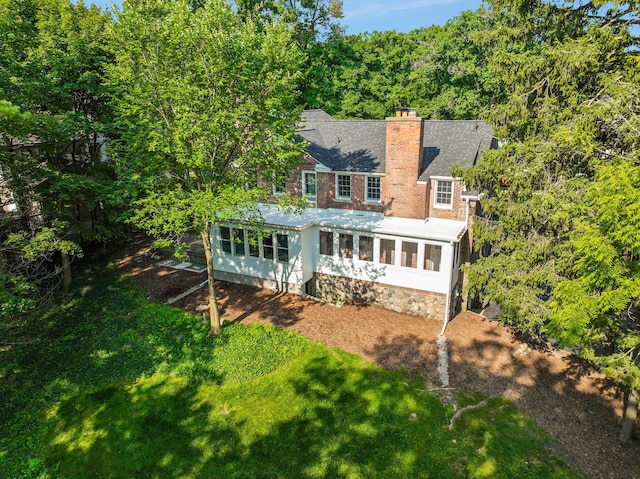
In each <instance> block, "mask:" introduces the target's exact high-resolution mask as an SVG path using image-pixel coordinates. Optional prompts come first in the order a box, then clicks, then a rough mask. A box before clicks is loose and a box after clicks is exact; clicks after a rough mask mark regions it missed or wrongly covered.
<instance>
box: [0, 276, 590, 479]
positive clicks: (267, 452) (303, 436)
mask: <svg viewBox="0 0 640 479" xmlns="http://www.w3.org/2000/svg"><path fill="white" fill-rule="evenodd" d="M23 327H24V328H26V331H28V334H29V336H30V337H32V338H37V339H38V341H37V342H28V343H26V344H21V345H15V346H13V347H12V348H10V349H8V350H4V351H2V352H0V396H1V397H2V399H3V400H2V403H1V404H0V428H1V430H2V431H3V434H2V435H0V477H11V478H21V477H24V478H27V477H40V478H58V477H61V478H63V477H66V478H87V477H100V478H110V477H113V478H116V477H117V478H123V477H127V478H138V477H139V478H154V477H157V478H164V477H171V478H173V477H180V478H197V477H206V478H217V477H219V478H243V477H246V478H259V477H269V478H404V477H406V478H422V477H424V478H457V477H474V478H476V477H477V478H489V477H490V478H494V477H504V478H507V477H519V478H520V477H531V478H544V477H549V478H551V477H553V478H557V477H559V478H563V477H565V478H569V477H579V474H578V473H577V472H576V471H574V470H572V469H571V468H570V467H569V466H567V465H566V464H563V463H562V462H561V461H559V460H558V459H557V458H555V457H553V456H552V454H551V453H550V452H549V447H548V446H549V442H550V441H549V438H548V437H547V436H546V434H544V433H543V432H542V431H541V430H539V429H538V428H536V426H535V424H534V423H533V422H532V421H531V420H530V419H528V418H526V417H525V416H523V415H522V414H521V413H520V412H519V411H518V410H517V409H516V408H515V406H513V404H511V403H510V402H508V401H506V400H502V399H492V400H491V401H489V402H488V404H487V406H486V407H483V408H478V409H474V410H472V411H470V412H469V413H467V414H465V415H463V416H461V417H460V418H459V419H458V420H457V422H456V424H455V426H454V427H453V429H452V430H450V429H449V427H448V425H449V421H450V419H451V417H452V415H453V410H452V408H451V407H450V406H448V405H444V404H442V403H441V402H440V401H439V400H438V399H437V398H436V397H435V396H433V395H431V394H428V393H425V392H424V390H423V389H424V382H423V381H421V380H419V379H418V380H416V379H410V378H409V377H408V376H407V375H406V374H405V373H403V372H401V371H386V370H384V369H382V368H380V367H377V366H375V365H373V364H371V363H368V362H365V361H364V360H362V359H361V358H359V357H357V356H354V355H351V354H348V353H345V352H343V351H340V350H335V349H331V350H330V349H327V348H326V347H325V346H323V345H320V344H317V343H313V342H310V341H308V340H306V339H304V338H302V337H300V336H298V335H297V334H294V333H292V332H289V331H285V330H278V329H275V328H271V327H265V326H257V325H255V326H243V325H232V326H228V327H226V328H224V329H223V333H222V334H221V335H220V336H219V337H218V338H215V339H212V338H208V337H207V332H208V327H207V325H206V324H204V323H203V322H202V321H201V320H200V319H198V318H194V317H190V316H188V315H187V314H185V313H184V312H182V311H179V310H177V309H174V308H171V307H168V306H164V305H159V304H153V303H149V302H148V301H147V300H146V297H145V295H144V294H143V293H142V292H141V291H139V290H138V289H136V288H135V287H134V286H132V284H131V283H130V282H129V281H127V280H124V279H119V278H118V277H117V275H116V274H115V272H113V271H108V270H104V271H100V272H99V273H97V274H94V276H93V279H91V278H88V277H86V278H80V284H79V285H78V287H77V289H76V290H75V293H74V295H73V296H71V297H70V298H68V299H67V300H66V301H64V302H62V303H61V304H60V305H59V306H57V307H56V308H54V309H52V310H51V311H50V312H48V313H47V314H46V315H44V316H42V317H39V318H32V319H31V321H30V322H29V323H28V324H27V325H24V326H23ZM460 399H461V402H462V403H469V404H473V403H477V402H479V401H480V400H481V399H482V398H481V397H478V396H475V395H468V396H466V397H464V398H460Z"/></svg>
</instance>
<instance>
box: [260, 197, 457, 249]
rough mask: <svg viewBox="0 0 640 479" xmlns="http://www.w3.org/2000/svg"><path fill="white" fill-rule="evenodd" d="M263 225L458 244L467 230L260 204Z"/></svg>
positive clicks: (434, 221)
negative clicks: (297, 211)
mask: <svg viewBox="0 0 640 479" xmlns="http://www.w3.org/2000/svg"><path fill="white" fill-rule="evenodd" d="M260 211H261V213H262V217H263V218H264V221H265V226H267V227H271V228H283V229H291V230H304V229H306V228H310V227H313V226H317V227H326V228H332V229H344V230H351V231H360V232H369V233H375V234H380V235H385V234H386V235H392V236H401V237H406V238H415V239H431V240H438V241H453V242H456V241H460V239H461V238H462V235H463V234H464V233H465V232H466V230H467V227H466V224H465V223H464V222H463V221H453V220H445V219H439V218H429V219H428V220H420V219H410V218H392V217H385V216H384V215H383V214H382V213H371V212H366V211H350V210H340V209H318V208H306V209H304V210H302V211H301V212H300V213H287V212H285V211H283V210H282V209H281V208H279V207H277V206H273V205H261V206H260Z"/></svg>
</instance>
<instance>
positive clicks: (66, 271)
mask: <svg viewBox="0 0 640 479" xmlns="http://www.w3.org/2000/svg"><path fill="white" fill-rule="evenodd" d="M62 286H63V288H64V290H65V291H68V290H69V286H71V262H70V261H69V254H68V253H62Z"/></svg>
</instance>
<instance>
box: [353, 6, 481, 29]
mask: <svg viewBox="0 0 640 479" xmlns="http://www.w3.org/2000/svg"><path fill="white" fill-rule="evenodd" d="M481 4H482V1H481V0H404V1H403V0H400V1H398V0H396V1H394V0H343V11H344V18H343V21H342V23H343V25H345V26H346V27H347V33H348V34H357V33H361V32H372V31H374V30H378V31H386V30H395V31H397V32H409V31H411V30H414V29H416V28H420V27H428V26H431V25H443V24H444V23H445V22H446V21H447V20H449V19H451V18H453V17H456V16H458V15H459V14H460V12H462V11H464V10H477V9H478V8H479V7H480V5H481Z"/></svg>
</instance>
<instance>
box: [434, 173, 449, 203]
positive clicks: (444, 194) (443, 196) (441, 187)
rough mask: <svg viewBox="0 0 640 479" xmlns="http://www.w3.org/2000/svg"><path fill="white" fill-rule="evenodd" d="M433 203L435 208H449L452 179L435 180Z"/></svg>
mask: <svg viewBox="0 0 640 479" xmlns="http://www.w3.org/2000/svg"><path fill="white" fill-rule="evenodd" d="M434 205H435V207H436V208H451V207H452V206H453V181H451V180H436V192H435V202H434Z"/></svg>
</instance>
